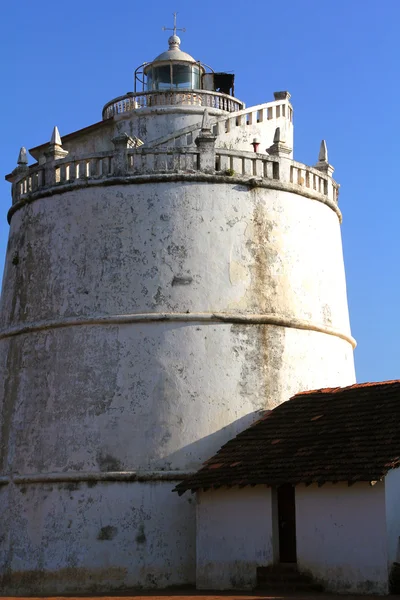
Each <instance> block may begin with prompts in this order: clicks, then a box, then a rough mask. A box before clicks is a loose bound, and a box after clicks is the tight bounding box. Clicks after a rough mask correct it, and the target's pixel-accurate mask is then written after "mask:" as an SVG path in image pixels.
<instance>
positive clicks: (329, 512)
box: [296, 483, 388, 594]
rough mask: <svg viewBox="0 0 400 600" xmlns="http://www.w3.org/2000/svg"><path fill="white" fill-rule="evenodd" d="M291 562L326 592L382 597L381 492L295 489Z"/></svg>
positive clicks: (358, 487) (362, 486) (379, 488)
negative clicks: (295, 560) (294, 547)
mask: <svg viewBox="0 0 400 600" xmlns="http://www.w3.org/2000/svg"><path fill="white" fill-rule="evenodd" d="M296 529H297V558H298V565H299V568H300V569H303V570H308V571H310V572H311V573H312V575H313V576H314V577H315V578H316V579H318V580H321V582H322V583H323V584H324V585H325V586H326V587H327V589H328V590H329V591H334V592H346V593H347V592H348V593H371V594H372V593H374V594H386V593H387V592H388V568H387V558H388V556H387V541H386V521H385V486H384V484H383V483H377V484H376V485H375V486H373V487H371V486H370V485H369V484H368V483H356V484H354V485H353V486H351V487H348V486H347V484H344V483H340V484H336V485H333V484H328V483H327V484H325V485H324V486H322V487H321V488H318V487H317V485H312V486H309V487H306V486H304V485H299V486H297V487H296Z"/></svg>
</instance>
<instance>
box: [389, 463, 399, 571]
mask: <svg viewBox="0 0 400 600" xmlns="http://www.w3.org/2000/svg"><path fill="white" fill-rule="evenodd" d="M385 503H386V531H387V541H388V567H389V570H390V569H391V567H392V565H393V563H394V562H399V560H400V469H393V470H392V471H389V473H388V474H387V475H386V477H385Z"/></svg>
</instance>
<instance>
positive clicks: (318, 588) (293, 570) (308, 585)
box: [257, 563, 323, 594]
mask: <svg viewBox="0 0 400 600" xmlns="http://www.w3.org/2000/svg"><path fill="white" fill-rule="evenodd" d="M257 589H258V590H263V591H268V592H271V593H272V594H280V593H284V592H302V593H313V592H322V591H323V586H322V585H320V584H318V583H315V582H314V580H313V578H312V576H311V575H307V574H306V573H301V572H300V571H299V570H298V567H297V564H296V563H279V564H276V565H270V566H268V567H258V568H257Z"/></svg>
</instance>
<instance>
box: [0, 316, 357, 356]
mask: <svg viewBox="0 0 400 600" xmlns="http://www.w3.org/2000/svg"><path fill="white" fill-rule="evenodd" d="M160 321H169V322H190V321H191V322H207V323H212V322H214V323H215V322H219V323H231V324H244V325H274V326H277V327H289V328H292V329H304V330H309V331H316V332H317V333H324V334H327V335H332V336H335V337H338V338H341V339H342V340H345V341H346V342H348V343H349V344H351V345H352V347H353V348H355V346H356V341H355V339H354V338H353V337H352V336H351V335H349V334H347V333H343V332H342V331H339V330H337V329H335V328H333V327H327V326H326V325H322V324H318V323H312V322H311V321H307V320H305V319H296V318H293V317H286V316H285V315H277V314H276V313H273V314H272V313H271V314H262V315H255V314H253V315H244V314H230V313H141V314H129V315H97V316H93V317H86V316H85V317H67V318H65V319H59V320H51V321H50V320H49V321H36V322H31V323H27V324H24V325H20V326H16V327H10V328H8V329H3V330H1V331H0V340H1V339H6V338H11V337H15V336H17V335H23V334H28V333H35V332H37V331H43V330H48V329H61V328H64V327H79V326H80V327H82V326H93V325H131V324H134V323H155V322H160Z"/></svg>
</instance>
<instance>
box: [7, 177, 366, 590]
mask: <svg viewBox="0 0 400 600" xmlns="http://www.w3.org/2000/svg"><path fill="white" fill-rule="evenodd" d="M260 315H261V317H262V319H261V321H257V319H258V318H259V317H260ZM299 322H300V326H299V325H298V323H299ZM0 325H1V327H2V328H3V331H2V334H1V336H0V337H1V339H0V411H2V415H3V416H2V429H1V436H2V439H1V446H0V469H1V471H0V476H2V477H4V478H5V479H6V480H7V482H8V485H6V486H5V487H4V490H5V493H6V494H11V493H12V489H13V486H14V485H17V484H15V483H13V481H14V480H13V477H14V475H18V476H22V477H23V476H25V475H29V474H34V475H37V474H39V475H40V477H41V481H40V482H39V483H28V484H27V485H26V491H25V496H24V498H25V500H24V501H25V502H26V503H27V505H28V506H29V507H30V509H29V512H28V513H27V515H29V518H27V519H26V521H27V522H26V523H23V524H21V523H20V522H19V521H13V520H12V521H11V523H10V534H9V535H8V536H7V537H5V538H2V541H1V543H2V544H3V545H5V546H6V549H5V550H4V551H5V552H6V553H7V552H8V553H11V554H12V553H13V552H14V549H15V548H16V547H18V548H23V545H24V543H25V542H24V540H25V539H26V536H27V534H26V533H25V532H26V531H30V528H31V527H34V526H35V522H36V520H37V519H40V518H42V517H41V515H42V510H43V509H42V508H41V504H40V502H39V501H37V500H36V498H39V497H40V498H41V497H43V498H44V496H45V495H46V489H47V488H46V486H48V485H51V481H52V480H53V479H52V475H53V474H57V473H68V475H69V476H70V477H72V478H76V479H78V480H79V481H84V477H85V475H84V474H85V473H93V472H94V473H103V474H104V477H106V476H108V475H107V474H109V473H113V472H115V471H117V472H119V473H122V474H123V473H126V472H128V473H129V472H139V473H142V475H143V473H144V475H143V476H145V477H148V478H152V477H157V476H158V475H157V474H160V472H161V474H162V475H163V476H165V475H171V476H176V478H177V479H179V474H180V473H182V472H185V471H188V470H194V469H196V468H198V466H199V465H200V464H201V462H202V461H204V460H205V459H206V458H208V457H209V456H211V455H212V454H214V453H215V452H216V451H217V450H218V448H219V447H220V446H221V445H222V444H223V443H225V442H226V441H227V440H228V439H230V438H231V437H233V436H234V435H235V434H236V433H237V432H238V431H241V430H243V429H244V428H245V427H247V425H249V423H250V422H252V421H253V420H254V419H255V418H257V417H258V415H259V411H262V410H265V409H269V408H273V407H274V406H276V405H277V404H279V403H280V402H282V401H285V400H287V399H288V398H289V397H290V396H291V395H293V394H295V393H297V392H299V391H301V390H305V389H310V388H316V387H327V386H337V385H347V384H351V383H353V382H354V362H353V350H352V346H351V344H350V342H349V341H348V340H346V339H343V337H341V336H344V337H346V336H347V335H349V333H350V329H349V320H348V309H347V299H346V286H345V278H344V267H343V259H342V248H341V239H340V227H339V221H338V218H337V215H336V213H335V212H334V211H333V210H331V209H330V208H329V207H328V206H327V205H325V204H322V203H320V202H318V201H315V200H310V199H308V198H305V197H303V196H300V195H297V194H294V193H288V192H283V191H277V190H269V189H264V188H257V189H254V190H250V189H249V188H248V187H246V186H241V185H237V184H236V183H235V184H227V183H223V184H218V183H215V182H211V181H210V182H203V183H202V182H198V181H197V182H196V181H191V182H179V181H176V182H173V183H171V182H164V183H155V182H152V181H151V180H150V179H149V183H147V184H136V185H135V184H132V185H115V186H104V187H101V186H97V187H95V188H82V189H79V190H74V191H71V192H66V193H63V194H55V195H54V196H51V197H46V198H41V199H38V200H36V201H34V202H32V203H29V204H27V205H25V206H24V207H23V208H22V209H21V210H18V211H17V212H16V213H15V214H14V215H13V217H12V220H11V229H10V238H9V244H8V253H7V260H6V268H5V274H4V280H3V291H2V299H1V311H0ZM313 328H317V329H319V331H315V330H314V329H313ZM175 471H179V473H178V474H176V473H175ZM174 473H175V475H174ZM124 485H125V484H124ZM137 485H138V484H137V482H133V483H130V484H129V485H128V484H126V487H124V489H126V490H127V491H126V497H127V499H131V501H132V502H136V500H134V499H135V498H136V497H137V494H139V496H140V494H141V493H142V492H140V493H139V492H138V491H137V489H138V488H137ZM152 485H153V484H151V483H143V486H144V487H146V486H152ZM18 486H19V484H18ZM18 486H17V487H18ZM85 486H86V483H83V484H82V492H81V494H82V498H81V499H82V506H84V505H85V504H84V503H85V502H86V501H87V498H90V497H92V496H91V490H90V489H89V488H86V487H85ZM120 488H121V486H120V484H119V483H116V482H115V481H114V482H109V483H107V484H105V483H99V484H98V487H97V489H99V490H100V489H101V490H102V498H103V500H102V502H103V504H101V505H99V506H98V509H95V508H93V511H94V512H92V509H91V511H88V512H86V513H85V520H82V526H81V527H79V528H78V529H77V530H76V531H77V534H76V535H77V536H78V535H81V536H82V539H86V536H88V538H89V539H93V535H94V534H93V532H94V531H97V527H98V520H96V519H97V517H98V513H97V512H96V511H97V510H99V512H100V515H101V514H102V513H103V512H104V514H105V515H106V516H107V514H108V513H107V510H106V508H104V507H106V506H108V505H110V506H111V505H113V504H115V510H117V508H118V500H117V499H118V493H120V492H119V490H120ZM18 489H19V487H18ZM152 489H153V488H152ZM7 490H8V491H7ZM154 490H155V491H154V495H153V496H152V499H151V501H150V500H147V499H148V498H149V495H150V493H152V492H150V489H149V490H148V491H147V492H143V494H144V496H143V497H144V498H145V499H146V500H143V506H146V505H147V506H148V512H149V514H150V515H153V516H151V517H150V518H149V519H148V531H147V534H146V536H147V537H148V538H149V539H153V540H157V542H156V541H154V544H159V545H160V548H163V551H162V552H163V553H162V554H161V555H160V556H162V557H166V556H169V555H171V557H172V559H171V560H172V562H171V569H173V570H174V574H175V575H174V579H173V581H174V583H182V584H183V583H192V582H193V569H194V556H193V554H191V552H190V551H189V550H188V548H190V546H191V544H192V533H191V532H192V531H193V527H194V512H193V510H192V512H191V511H190V507H187V510H185V511H180V509H179V503H178V500H177V499H176V500H175V503H174V504H171V512H170V513H168V514H169V516H168V517H166V522H165V524H164V527H165V529H162V528H160V527H159V526H158V524H157V522H158V521H157V519H158V516H157V515H158V514H163V511H164V505H165V495H166V494H167V491H168V493H169V490H170V484H166V483H162V484H161V483H160V484H159V485H158V486H156V487H155V488H154ZM61 496H62V498H61ZM70 496H71V495H70V493H69V489H68V488H67V487H65V486H64V487H60V488H59V490H58V496H57V500H55V502H54V509H53V508H52V507H50V506H49V505H48V504H46V507H47V509H48V510H50V511H53V510H54V511H56V512H55V514H57V511H58V510H59V506H68V503H69V500H70V499H71V498H70ZM171 496H172V495H171ZM71 501H72V499H71ZM127 501H128V500H127ZM171 502H172V500H171ZM146 503H147V504H146ZM52 506H53V505H52ZM146 510H147V509H146ZM174 511H175V512H174ZM21 514H23V513H21ZM172 514H174V515H175V517H176V519H179V528H178V530H177V529H176V527H175V525H172V523H174V518H175V517H174V518H172ZM24 518H25V517H24ZM49 518H50V517H49ZM82 519H83V517H82ZM78 522H79V521H78ZM107 522H108V520H107ZM103 524H104V523H103ZM103 524H102V525H101V526H103ZM104 526H107V523H105V525H104ZM121 527H122V529H123V527H124V526H123V525H121ZM69 529H70V527H69V523H68V522H67V521H66V520H62V519H59V520H58V522H57V527H56V528H55V529H54V534H53V540H54V544H55V545H56V546H57V547H60V548H63V552H64V554H62V553H61V550H60V554H59V555H58V556H59V560H58V562H57V569H58V571H59V572H60V579H59V582H60V583H59V585H60V588H59V591H62V589H63V588H62V583H61V582H62V581H64V582H67V583H68V581H69V575H68V574H69V573H70V571H68V569H69V565H70V563H69V558H68V557H69V553H70V549H71V547H72V548H75V547H76V546H77V545H79V542H78V541H76V542H74V543H75V544H76V545H75V546H74V544H73V543H72V542H71V538H70V537H69ZM149 530H150V531H149ZM177 531H178V533H177ZM131 534H132V527H131V525H130V524H128V525H127V530H126V535H127V536H129V535H131ZM178 534H179V536H180V537H181V538H182V539H181V541H180V544H181V545H180V546H179V547H178V549H177V541H176V536H177V535H178ZM132 535H134V534H132ZM33 539H34V541H33V542H32V545H31V553H30V555H29V561H27V562H26V565H27V566H29V569H28V570H29V571H30V572H33V573H34V577H36V576H37V574H38V573H42V572H43V571H45V570H46V569H47V568H51V569H53V563H52V550H51V547H50V546H49V545H46V544H43V540H42V539H41V538H40V537H34V538H33ZM115 543H116V542H115ZM101 547H102V548H103V547H105V546H103V545H102V546H101ZM46 553H47V554H46ZM44 554H45V556H44ZM13 556H16V554H15V553H14V555H13ZM107 560H108V559H107V558H106V556H105V555H104V554H102V552H100V551H99V552H98V553H97V554H95V555H93V558H92V563H91V565H92V566H91V567H90V568H93V569H94V568H97V569H102V568H103V567H104V565H105V564H107ZM113 560H114V561H116V562H118V561H119V562H121V565H122V566H123V568H124V569H125V568H126V569H127V570H128V571H127V575H126V579H125V581H127V582H129V584H131V583H132V582H133V583H134V582H135V581H140V584H141V585H143V586H147V585H148V583H149V580H148V578H147V575H146V573H148V572H151V573H153V575H152V577H153V579H152V585H153V584H154V586H156V587H164V586H165V585H167V584H168V583H167V579H166V576H167V574H168V573H170V569H169V567H168V566H167V567H166V569H165V571H164V572H162V573H161V572H159V574H158V575H157V574H156V571H155V570H154V571H152V558H151V554H150V553H149V554H146V555H145V556H144V558H143V560H142V559H141V560H142V562H140V561H139V562H138V559H137V555H136V554H134V555H133V556H132V560H131V561H130V562H129V563H126V562H125V559H123V557H122V554H121V553H119V554H118V553H115V554H113ZM96 561H97V562H96ZM190 561H191V562H190ZM73 562H74V565H75V566H74V568H79V569H81V568H82V569H85V568H86V567H85V557H84V556H83V555H82V554H80V553H79V552H78V553H74V559H73ZM160 562H161V559H160ZM9 564H10V565H11V567H10V569H11V571H12V570H13V569H17V571H16V572H20V569H21V568H22V565H23V564H24V561H20V562H19V563H18V562H17V563H16V562H15V561H13V560H11V561H10V562H9ZM113 564H114V566H115V562H114V563H113ZM142 564H144V566H143V567H142V566H141V565H142ZM48 565H49V567H48ZM94 565H97V566H96V567H95V566H94ZM66 569H67V570H66ZM82 572H84V571H82ZM113 573H114V574H115V572H114V571H112V572H110V576H109V579H108V583H107V584H108V589H120V586H121V582H120V579H119V578H118V577H117V576H115V577H114V575H113ZM139 573H142V575H141V576H140V579H138V576H139V575H138V574H139ZM82 577H83V576H82ZM63 578H64V579H63ZM76 581H78V580H76ZM168 581H170V580H168ZM79 582H81V583H79V586H80V589H82V590H90V589H92V588H90V584H92V585H94V584H93V580H90V578H89V575H87V577H86V579H85V578H83V579H80V580H79ZM133 583H132V585H133ZM47 591H50V588H47Z"/></svg>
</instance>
